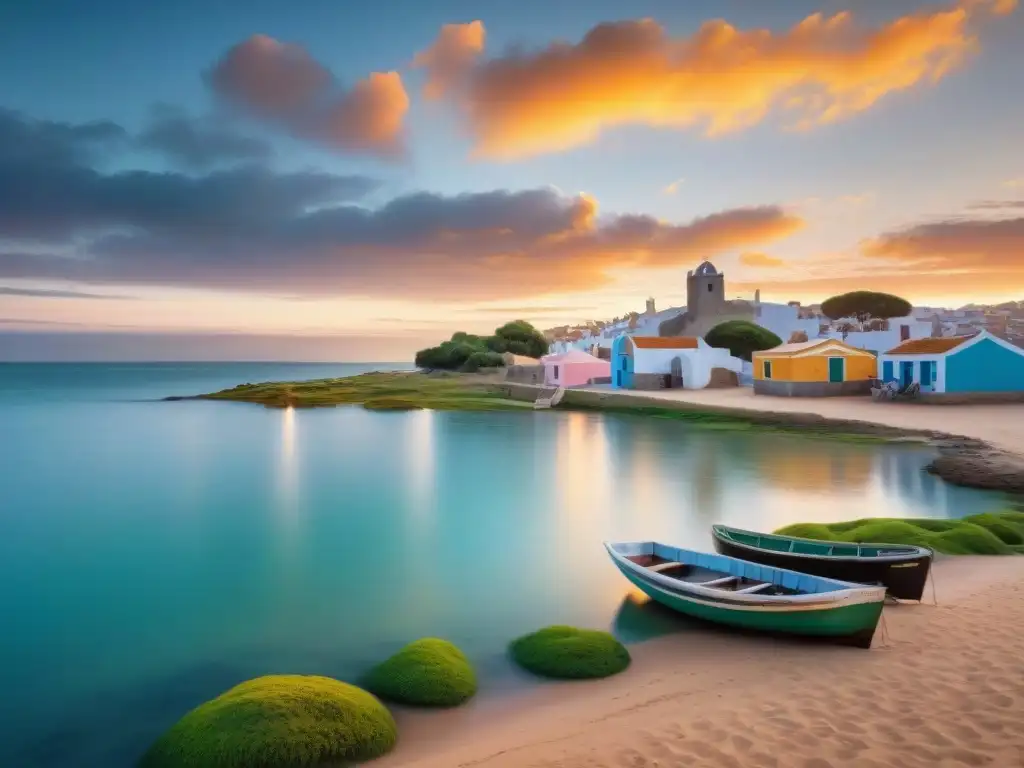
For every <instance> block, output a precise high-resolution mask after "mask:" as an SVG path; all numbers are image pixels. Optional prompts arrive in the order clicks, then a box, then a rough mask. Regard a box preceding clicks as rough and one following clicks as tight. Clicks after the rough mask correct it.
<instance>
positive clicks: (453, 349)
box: [416, 320, 548, 371]
mask: <svg viewBox="0 0 1024 768" xmlns="http://www.w3.org/2000/svg"><path fill="white" fill-rule="evenodd" d="M547 351H548V340H547V339H546V338H544V334H542V333H541V332H540V331H538V330H537V329H536V328H534V327H533V326H532V325H530V324H529V323H527V322H526V321H525V320H515V321H513V322H511V323H505V324H504V325H503V326H501V327H500V328H496V329H495V331H494V335H492V336H487V337H483V336H476V335H475V334H472V333H465V332H464V331H456V332H455V333H453V334H452V337H451V339H449V340H448V341H443V342H441V343H440V344H438V345H437V346H436V347H428V348H427V349H421V350H420V351H419V352H417V353H416V367H417V368H427V369H431V370H443V371H457V370H467V371H476V370H479V369H480V368H491V367H497V366H501V365H504V364H505V360H504V358H502V357H501V355H502V353H504V352H511V353H512V354H515V355H526V356H527V357H541V356H542V355H545V354H547Z"/></svg>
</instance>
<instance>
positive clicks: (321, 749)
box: [140, 675, 398, 768]
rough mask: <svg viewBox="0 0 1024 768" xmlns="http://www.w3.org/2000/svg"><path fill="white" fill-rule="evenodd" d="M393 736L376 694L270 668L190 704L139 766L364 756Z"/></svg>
mask: <svg viewBox="0 0 1024 768" xmlns="http://www.w3.org/2000/svg"><path fill="white" fill-rule="evenodd" d="M397 738H398V734H397V730H396V728H395V721H394V719H393V718H392V717H391V713H390V712H388V711H387V709H385V708H384V705H383V704H381V703H380V702H379V701H378V700H377V699H376V698H374V697H373V696H372V695H371V694H369V693H367V692H366V691H364V690H362V689H360V688H356V687H355V686H352V685H347V684H345V683H341V682H339V681H337V680H332V679H330V678H327V677H316V676H306V675H270V676H267V677H258V678H256V679H255V680H249V681H248V682H245V683H242V684H241V685H236V686H235V687H234V688H232V689H231V690H229V691H227V692H226V693H223V694H221V695H220V696H218V697H217V698H215V699H213V700H211V701H208V702H206V703H205V704H201V705H200V706H198V707H196V708H195V709H193V710H192V711H191V712H189V713H188V714H187V715H185V716H184V717H183V718H181V720H179V721H178V722H177V723H176V724H175V725H174V726H172V727H171V729H170V730H169V731H167V732H166V733H165V734H164V735H163V736H161V737H160V738H159V739H158V740H157V741H156V743H154V744H153V746H152V747H150V749H149V751H148V752H146V754H145V755H144V756H143V758H142V760H141V761H140V765H141V766H142V767H143V768H186V766H187V768H249V767H250V766H260V767H261V768H275V767H276V766H299V765H301V766H315V765H325V764H330V763H334V764H338V763H348V762H361V761H363V760H370V759H372V758H375V757H379V756H380V755H383V754H385V753H386V752H388V751H390V750H391V748H392V747H394V745H395V741H396V740H397Z"/></svg>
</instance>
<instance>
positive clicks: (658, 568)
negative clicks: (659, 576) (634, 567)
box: [647, 562, 686, 573]
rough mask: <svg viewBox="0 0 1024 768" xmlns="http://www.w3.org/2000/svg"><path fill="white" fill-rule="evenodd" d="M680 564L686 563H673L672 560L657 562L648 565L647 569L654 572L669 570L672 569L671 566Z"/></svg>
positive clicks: (676, 566) (675, 566) (674, 566)
mask: <svg viewBox="0 0 1024 768" xmlns="http://www.w3.org/2000/svg"><path fill="white" fill-rule="evenodd" d="M682 565H686V563H674V562H669V563H658V564H657V565H652V566H649V567H648V568H647V570H649V571H654V572H655V573H660V572H661V571H669V570H672V569H673V568H678V567H679V566H682Z"/></svg>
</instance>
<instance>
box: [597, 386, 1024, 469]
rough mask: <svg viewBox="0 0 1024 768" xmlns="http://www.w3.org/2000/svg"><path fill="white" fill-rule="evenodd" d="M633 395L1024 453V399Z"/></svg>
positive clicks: (739, 392) (737, 392)
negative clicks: (855, 424)
mask: <svg viewBox="0 0 1024 768" xmlns="http://www.w3.org/2000/svg"><path fill="white" fill-rule="evenodd" d="M588 389H591V388H588ZM593 389H595V390H598V389H600V388H596V387H595V388H593ZM600 391H604V392H612V391H614V392H615V394H616V395H620V394H626V393H628V394H634V392H629V391H627V390H610V389H608V388H603V389H600ZM635 395H636V396H638V397H644V398H651V399H655V400H667V401H675V402H680V403H692V404H694V405H699V406H704V407H709V408H728V409H730V410H743V411H758V412H761V413H792V414H800V413H809V414H813V415H816V416H822V417H824V418H826V419H836V420H841V421H861V422H867V423H870V424H879V425H881V426H886V427H893V428H896V429H903V430H910V431H922V432H942V433H946V434H950V435H957V436H961V437H969V438H972V439H974V440H980V441H983V442H985V443H988V444H990V445H993V446H995V447H997V448H1000V449H1002V450H1004V451H1009V452H1011V453H1015V454H1018V455H1021V456H1024V429H1022V428H1021V426H1020V425H1024V403H974V404H970V405H940V404H925V403H914V402H904V403H901V402H884V403H883V402H876V401H874V400H872V399H871V398H870V397H771V396H768V395H755V394H754V390H753V389H751V388H750V387H731V388H727V389H695V390H687V389H669V390H653V391H643V392H640V391H636V392H635Z"/></svg>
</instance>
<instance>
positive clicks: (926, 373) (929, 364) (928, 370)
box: [921, 360, 935, 391]
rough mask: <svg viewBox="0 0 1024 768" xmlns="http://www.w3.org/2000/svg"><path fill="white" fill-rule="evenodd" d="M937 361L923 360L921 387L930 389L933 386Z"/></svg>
mask: <svg viewBox="0 0 1024 768" xmlns="http://www.w3.org/2000/svg"><path fill="white" fill-rule="evenodd" d="M934 370H935V363H934V362H933V361H931V360H922V361H921V389H923V390H926V391H927V390H929V389H931V388H932V381H933V380H934V378H935V375H934V373H933V372H934Z"/></svg>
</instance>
